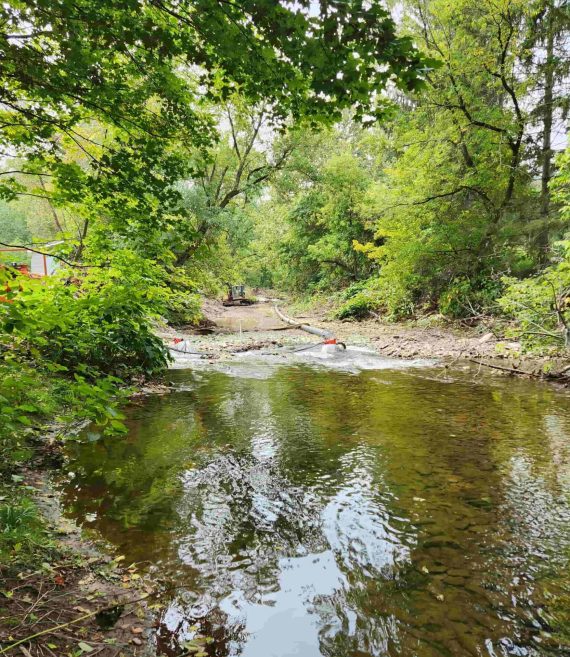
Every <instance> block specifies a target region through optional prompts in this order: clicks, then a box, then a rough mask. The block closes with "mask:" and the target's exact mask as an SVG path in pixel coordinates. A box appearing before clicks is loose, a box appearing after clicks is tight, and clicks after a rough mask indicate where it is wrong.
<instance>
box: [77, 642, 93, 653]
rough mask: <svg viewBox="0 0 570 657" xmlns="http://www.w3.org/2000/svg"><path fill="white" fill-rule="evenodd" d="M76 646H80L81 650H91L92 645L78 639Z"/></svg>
mask: <svg viewBox="0 0 570 657" xmlns="http://www.w3.org/2000/svg"><path fill="white" fill-rule="evenodd" d="M77 647H78V648H81V650H82V651H83V652H91V651H92V650H93V648H92V646H90V645H89V644H88V643H85V642H84V641H80V642H79V643H78V644H77Z"/></svg>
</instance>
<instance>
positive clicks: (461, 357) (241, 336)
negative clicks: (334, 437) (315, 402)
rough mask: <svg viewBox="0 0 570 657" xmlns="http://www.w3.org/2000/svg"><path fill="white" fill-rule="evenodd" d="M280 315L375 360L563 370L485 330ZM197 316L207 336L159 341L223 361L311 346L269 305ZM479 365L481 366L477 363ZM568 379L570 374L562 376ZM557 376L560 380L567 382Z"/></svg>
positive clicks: (562, 364)
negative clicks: (203, 319) (330, 335)
mask: <svg viewBox="0 0 570 657" xmlns="http://www.w3.org/2000/svg"><path fill="white" fill-rule="evenodd" d="M283 308H284V309H285V311H286V313H287V314H288V315H289V316H291V317H294V318H295V319H296V320H299V321H300V322H305V323H308V324H311V325H312V326H316V327H320V328H322V329H325V330H327V331H330V332H332V333H333V334H334V335H335V336H336V337H337V339H338V340H340V341H342V342H344V343H346V344H348V345H354V346H364V347H368V348H371V349H373V350H374V351H375V352H377V353H378V354H379V355H381V356H386V357H391V358H405V359H414V358H422V359H424V358H425V359H435V360H437V361H439V362H441V363H442V364H444V365H449V364H451V363H454V362H460V361H476V362H475V363H474V366H477V363H485V364H490V365H495V366H497V367H499V368H505V369H504V370H500V369H499V370H496V371H497V372H500V371H504V372H507V371H508V370H513V371H515V372H528V373H529V374H530V375H532V376H543V375H546V376H551V375H552V374H553V373H560V372H562V371H563V370H564V369H565V368H566V367H568V364H569V360H568V358H564V357H555V358H553V357H537V356H531V355H528V354H523V353H522V352H521V346H520V344H519V343H518V342H514V341H512V340H509V339H506V338H501V336H500V335H497V334H496V331H495V332H493V329H492V328H491V327H485V326H477V327H473V328H465V327H458V326H445V327H444V326H419V325H412V324H385V323H382V322H381V321H378V320H375V319H369V320H363V321H360V322H356V321H338V320H328V319H326V317H325V316H324V312H304V313H295V310H294V309H291V307H288V306H287V305H286V304H285V305H284V306H283ZM203 312H204V314H205V316H206V318H207V321H208V325H209V326H210V330H209V334H208V335H204V334H203V333H202V332H201V331H195V330H192V329H191V330H183V329H176V330H175V329H164V330H163V331H162V337H163V338H164V339H165V341H166V343H167V344H168V345H169V346H171V347H173V348H176V345H175V344H174V343H173V340H175V339H182V340H184V344H183V345H182V347H183V348H185V349H190V350H195V351H199V352H201V353H203V355H204V358H213V359H217V358H223V357H224V356H227V355H228V354H231V353H237V352H242V351H247V350H254V349H271V348H281V347H283V346H288V345H289V346H290V345H295V344H300V345H301V344H305V343H310V342H315V340H316V338H315V337H314V336H311V335H308V334H307V333H304V332H303V331H300V330H299V329H296V328H293V327H290V326H287V325H285V324H284V323H283V322H282V321H280V320H279V318H278V317H277V316H276V314H275V312H274V310H273V303H271V302H265V303H258V304H255V305H253V306H247V307H239V306H238V307H224V306H223V305H222V303H221V302H219V301H216V300H211V299H209V300H206V301H205V302H204V308H203ZM481 367H483V365H481ZM567 374H568V375H570V371H569V372H567ZM567 378H568V377H567V376H563V377H562V380H565V379H567Z"/></svg>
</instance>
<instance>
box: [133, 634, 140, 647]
mask: <svg viewBox="0 0 570 657" xmlns="http://www.w3.org/2000/svg"><path fill="white" fill-rule="evenodd" d="M131 643H134V644H135V646H142V641H141V640H140V639H139V638H138V637H136V636H135V637H133V638H132V639H131Z"/></svg>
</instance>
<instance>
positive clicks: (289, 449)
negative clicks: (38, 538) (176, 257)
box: [61, 354, 570, 657]
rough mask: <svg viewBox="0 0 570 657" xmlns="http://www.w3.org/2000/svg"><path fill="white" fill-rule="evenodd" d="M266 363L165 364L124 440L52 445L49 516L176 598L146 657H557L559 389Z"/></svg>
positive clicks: (562, 459)
mask: <svg viewBox="0 0 570 657" xmlns="http://www.w3.org/2000/svg"><path fill="white" fill-rule="evenodd" d="M353 355H354V354H350V358H352V356H353ZM369 357H370V356H369V355H368V354H364V355H363V354H357V355H355V358H364V359H368V358H369ZM272 358H275V359H276V358H277V357H273V356H268V357H267V358H265V360H264V362H262V363H260V362H257V361H255V362H254V360H253V358H252V357H251V356H244V357H243V358H240V359H238V360H236V362H235V363H232V364H231V365H227V364H224V366H223V367H224V368H226V369H225V370H224V371H216V369H215V368H214V370H212V369H209V370H208V369H206V368H205V367H202V369H200V370H196V371H193V372H190V371H177V372H173V373H172V377H173V382H174V384H175V385H176V386H177V388H178V392H175V393H173V394H171V395H167V396H163V397H159V396H156V397H149V398H148V399H147V400H145V404H144V406H143V407H142V408H140V407H133V408H132V409H130V410H129V419H128V425H129V434H128V435H127V436H126V437H125V438H124V439H116V438H113V439H103V440H101V441H99V442H95V443H93V442H91V443H89V442H86V443H84V444H79V445H69V448H68V457H69V471H70V472H74V473H75V475H74V476H73V477H71V476H70V477H69V478H65V477H63V478H62V482H61V486H62V491H63V493H64V497H65V499H66V504H67V509H68V513H69V514H70V515H72V516H74V517H75V518H77V519H78V520H80V521H82V522H86V523H89V526H90V527H95V528H96V529H97V530H98V531H99V532H100V533H101V534H102V535H103V536H104V537H105V538H106V539H107V540H109V541H111V542H112V543H115V544H116V545H117V546H119V547H120V550H121V552H122V553H124V554H125V555H126V556H127V559H129V560H131V561H146V562H148V563H149V564H150V566H149V567H150V568H152V571H153V576H156V577H159V578H160V579H161V580H163V581H166V582H170V583H171V584H172V585H173V586H176V587H177V589H176V592H175V593H170V594H165V596H164V600H163V602H164V605H165V606H164V611H163V612H162V615H161V618H160V627H159V628H158V630H157V634H156V642H157V645H158V646H159V648H160V650H161V651H162V652H163V653H164V654H170V655H175V654H178V653H179V652H180V650H179V646H180V645H181V644H182V643H183V641H184V640H187V639H189V638H192V637H193V636H195V635H196V633H197V632H200V633H202V634H204V635H207V636H211V637H212V638H213V639H214V641H213V643H212V644H210V645H209V647H208V649H207V650H208V654H209V655H210V657H214V655H215V656H216V657H223V656H230V655H232V656H233V655H236V656H237V655H240V656H242V657H268V656H270V655H273V656H275V657H291V656H293V655H298V656H299V657H313V656H314V657H318V656H321V655H323V656H326V657H356V656H358V657H370V656H374V657H377V656H378V657H379V656H385V655H388V656H389V657H409V656H410V655H413V656H414V657H436V656H437V657H440V656H441V655H448V656H450V657H463V656H464V655H475V656H477V657H481V656H484V655H487V656H489V657H506V656H507V655H527V656H528V657H542V656H543V655H549V654H563V653H562V650H563V649H566V648H567V647H568V646H570V639H569V632H568V627H569V623H570V612H569V611H568V609H569V608H570V605H569V603H568V601H569V600H570V568H569V566H570V564H569V561H570V505H569V499H570V436H569V430H570V417H569V416H570V414H569V412H568V408H569V405H568V396H567V395H566V394H565V393H559V392H557V391H555V390H552V389H548V388H546V387H544V386H542V385H539V384H536V383H532V382H521V381H518V382H515V381H510V380H504V381H499V382H497V381H492V382H489V383H486V382H485V381H484V380H482V381H479V383H478V384H477V385H473V384H472V383H471V382H470V381H467V380H463V381H462V380H461V378H458V379H457V380H456V381H455V382H454V383H452V384H451V383H450V382H449V381H446V382H443V381H441V380H438V378H437V376H438V375H437V373H433V372H431V371H430V370H429V369H425V368H423V369H408V370H406V371H397V370H395V369H391V368H390V367H388V368H387V369H382V368H379V369H375V370H374V371H366V367H364V366H363V367H360V365H362V363H360V365H359V367H358V368H354V367H353V366H354V362H351V363H350V364H349V365H347V364H346V363H345V364H344V365H343V366H342V367H338V368H336V365H335V366H334V367H332V368H331V367H329V366H328V364H327V365H326V367H320V366H319V367H308V366H295V367H276V363H277V360H275V362H274V361H272V360H271V359H272ZM262 360H263V359H262ZM313 360H315V359H313ZM378 364H379V363H378V362H376V365H378ZM384 364H385V363H384ZM337 365H338V363H337ZM345 365H347V366H346V367H345ZM383 366H384V365H383ZM422 366H423V364H422ZM216 367H217V366H216ZM220 369H222V368H221V366H220V367H219V368H218V370H220Z"/></svg>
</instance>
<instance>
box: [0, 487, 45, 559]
mask: <svg viewBox="0 0 570 657" xmlns="http://www.w3.org/2000/svg"><path fill="white" fill-rule="evenodd" d="M47 546H48V541H47V540H46V536H45V531H44V529H43V526H42V523H41V521H40V518H39V515H38V511H37V508H36V506H35V504H34V503H33V502H32V501H31V500H30V499H29V498H27V497H22V496H21V495H19V496H18V497H16V496H14V498H13V499H11V500H10V501H9V502H0V560H1V561H2V563H3V564H5V563H6V562H9V561H19V562H22V561H24V562H25V561H26V560H28V559H30V557H31V556H32V555H33V554H34V553H35V552H37V550H38V548H45V547H47Z"/></svg>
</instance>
